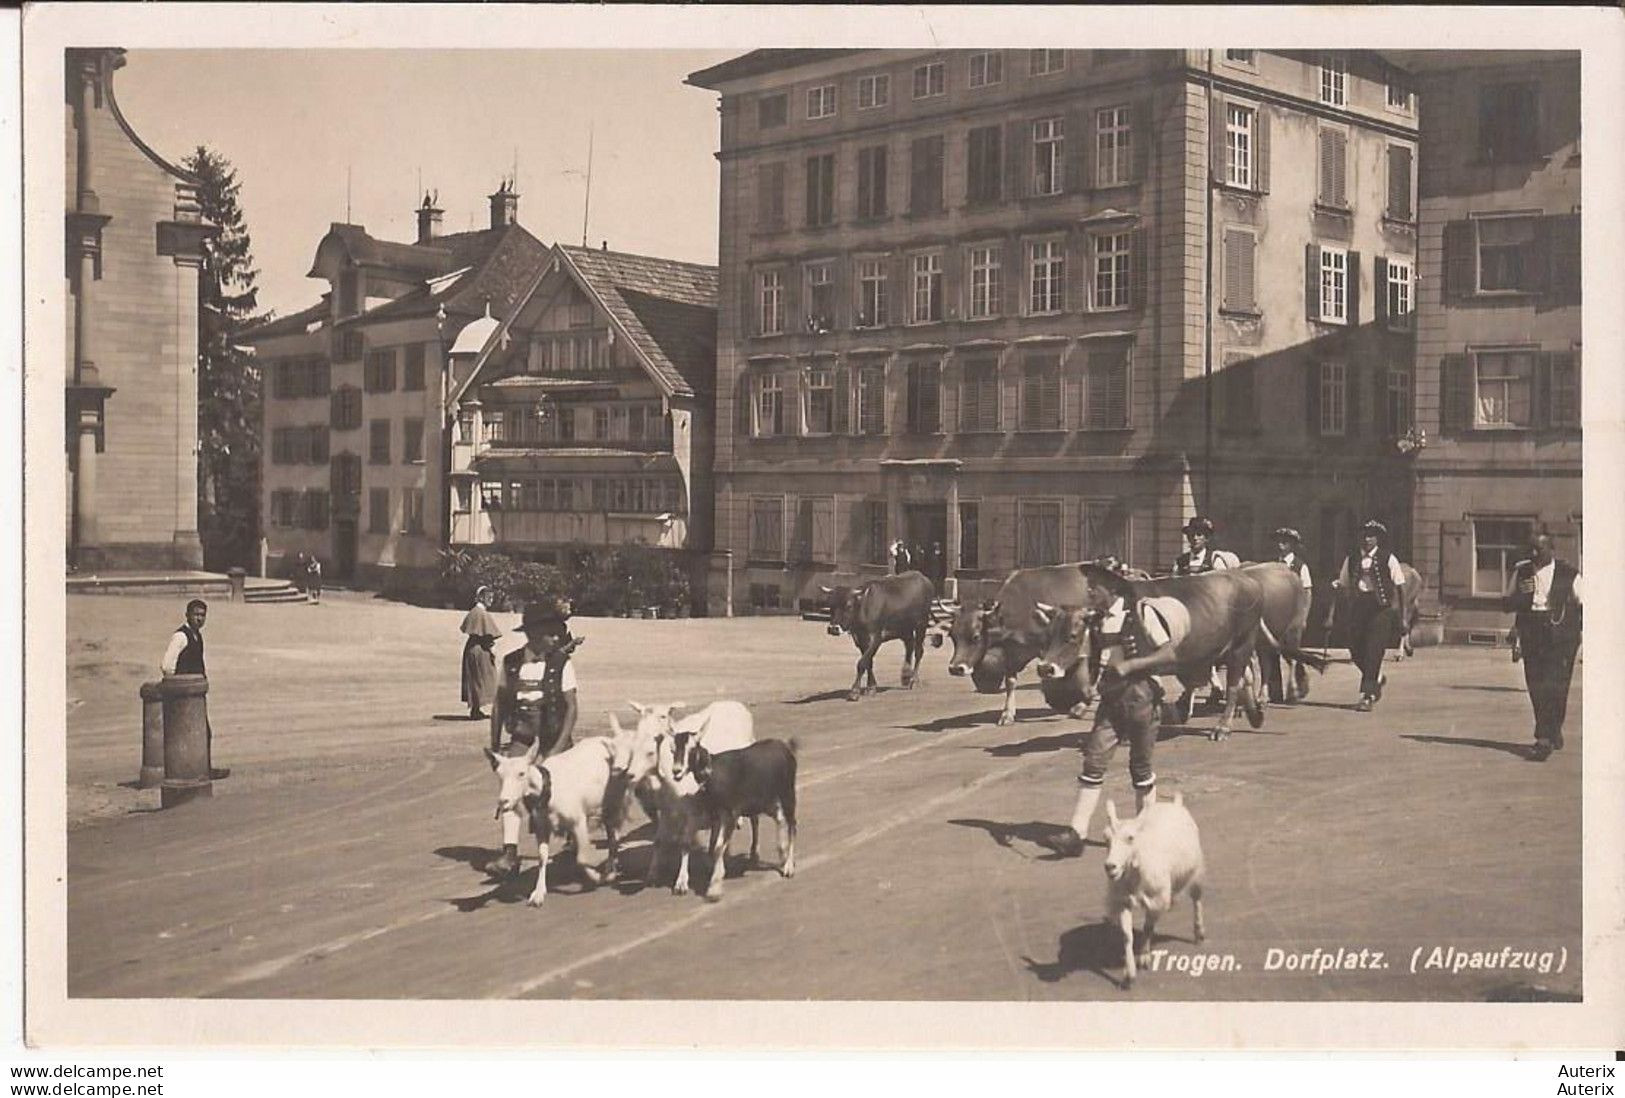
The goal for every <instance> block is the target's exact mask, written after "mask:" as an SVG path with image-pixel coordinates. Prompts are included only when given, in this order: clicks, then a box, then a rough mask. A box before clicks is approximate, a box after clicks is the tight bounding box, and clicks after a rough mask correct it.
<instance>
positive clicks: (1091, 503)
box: [1078, 499, 1132, 561]
mask: <svg viewBox="0 0 1625 1098" xmlns="http://www.w3.org/2000/svg"><path fill="white" fill-rule="evenodd" d="M1131 541H1132V539H1131V537H1130V530H1129V516H1128V514H1127V513H1125V512H1124V510H1123V508H1122V506H1121V505H1120V504H1119V503H1118V502H1117V501H1116V500H1110V499H1086V500H1082V501H1081V506H1080V508H1079V529H1078V555H1079V556H1080V557H1082V558H1083V559H1085V560H1092V559H1095V558H1098V557H1116V558H1117V559H1118V560H1123V561H1126V560H1128V559H1129V545H1130V543H1131Z"/></svg>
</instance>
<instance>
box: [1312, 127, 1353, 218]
mask: <svg viewBox="0 0 1625 1098" xmlns="http://www.w3.org/2000/svg"><path fill="white" fill-rule="evenodd" d="M1316 201H1318V202H1319V203H1320V204H1321V205H1322V206H1331V207H1333V208H1335V209H1339V210H1344V209H1347V208H1348V134H1347V133H1345V132H1344V131H1342V130H1336V129H1331V128H1325V129H1322V130H1321V131H1320V188H1319V190H1318V192H1317V195H1316Z"/></svg>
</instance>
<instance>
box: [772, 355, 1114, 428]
mask: <svg viewBox="0 0 1625 1098" xmlns="http://www.w3.org/2000/svg"><path fill="white" fill-rule="evenodd" d="M1062 357H1063V356H1062V353H1061V351H1060V350H1034V351H1025V352H1022V353H1021V354H1020V355H1019V356H1011V358H1010V361H1009V365H1008V366H1007V367H1002V368H1001V365H1000V361H999V357H998V356H997V355H981V354H968V355H965V356H964V357H963V359H962V360H961V362H960V364H959V366H958V368H957V370H955V371H954V372H953V373H952V374H951V375H949V377H948V378H947V379H945V376H944V374H945V371H944V367H943V364H942V360H941V359H938V358H924V359H915V360H913V361H909V362H906V363H904V364H902V366H901V367H900V373H901V377H900V378H899V381H900V386H899V392H898V394H897V403H896V405H895V406H894V407H893V408H892V410H891V414H890V417H888V411H887V406H886V405H887V399H886V397H887V394H886V390H887V378H886V366H885V365H884V364H881V363H875V364H873V365H864V364H861V363H860V364H858V365H850V366H848V365H837V364H835V363H833V362H827V363H826V362H825V361H823V360H813V361H812V362H811V363H810V364H808V365H804V366H802V367H801V368H798V369H783V370H756V371H752V372H751V374H750V381H749V392H750V402H749V405H748V406H746V407H744V408H743V409H742V412H743V413H745V414H747V415H748V423H746V422H744V421H743V419H742V422H741V428H742V429H746V430H748V433H749V434H750V435H751V437H753V438H773V437H780V436H794V435H848V434H850V435H884V434H888V433H890V432H891V430H892V429H893V428H892V425H893V424H896V425H897V426H900V428H901V430H902V432H903V433H906V434H942V433H944V432H945V431H957V432H960V433H972V432H1000V431H1004V430H1007V429H1010V428H1009V426H1008V425H1009V424H1010V422H1011V419H1013V420H1014V423H1013V426H1014V429H1015V430H1018V431H1061V430H1069V429H1072V428H1073V427H1077V428H1080V429H1083V430H1122V429H1124V428H1127V427H1128V426H1129V418H1128V414H1129V385H1130V355H1129V348H1128V346H1127V345H1126V344H1123V343H1112V344H1108V345H1106V346H1103V347H1100V348H1098V349H1094V350H1090V351H1088V352H1086V353H1079V354H1078V355H1076V356H1075V357H1074V359H1073V363H1074V365H1073V367H1072V368H1071V369H1069V370H1063V367H1062ZM1007 380H1008V382H1009V383H1010V386H1011V390H1012V393H1013V395H1014V399H1015V408H1014V410H1013V413H1012V415H1011V416H1010V417H1007V416H1006V414H1005V402H1006V393H1005V390H1006V383H1007ZM947 387H952V388H954V390H955V391H956V392H957V395H958V412H957V416H956V417H955V419H954V423H953V425H952V426H949V425H947V424H945V423H944V419H945V417H944V415H943V410H944V409H943V390H944V389H945V388H947ZM1069 387H1070V388H1072V389H1074V391H1076V392H1077V393H1078V394H1079V403H1080V404H1081V412H1080V415H1079V418H1078V420H1077V422H1076V423H1070V422H1068V417H1067V415H1066V411H1065V397H1064V394H1065V391H1066V389H1067V388H1069Z"/></svg>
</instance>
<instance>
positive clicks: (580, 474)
mask: <svg viewBox="0 0 1625 1098" xmlns="http://www.w3.org/2000/svg"><path fill="white" fill-rule="evenodd" d="M716 299H717V277H716V268H715V267H705V266H699V265H696V264H691V263H679V262H676V261H673V260H667V259H656V258H653V257H650V256H640V255H628V254H626V253H623V252H612V251H608V250H607V249H597V250H594V249H591V248H576V247H568V246H564V245H559V246H556V247H555V248H554V249H553V254H552V258H551V260H550V261H549V262H548V263H547V264H546V265H545V268H544V271H543V274H542V277H540V278H539V279H537V281H536V283H535V285H534V286H533V287H532V288H531V290H530V292H529V293H527V294H526V295H525V297H524V298H523V299H522V300H521V301H520V303H519V306H518V307H517V308H516V309H515V310H514V311H513V313H512V316H511V317H510V319H509V321H508V322H507V323H505V324H502V325H500V326H497V330H496V331H494V332H493V333H492V334H491V335H490V336H489V337H488V338H487V340H486V342H485V346H484V347H483V348H482V349H481V350H480V353H479V354H478V355H477V357H476V359H475V361H474V363H473V367H472V370H471V372H468V373H466V374H460V375H459V380H458V384H457V388H456V390H455V391H454V392H453V393H452V401H453V402H454V403H455V404H456V427H455V436H454V441H453V446H452V465H451V468H452V480H453V482H454V484H455V485H456V489H455V490H456V499H457V503H456V505H455V514H454V517H453V524H452V530H451V541H452V542H453V543H454V544H456V545H460V546H489V545H495V546H501V547H502V548H504V549H505V550H507V551H509V552H514V553H520V554H523V555H525V556H527V557H531V558H534V559H540V560H548V561H553V560H556V559H557V556H558V554H559V552H560V551H561V550H563V549H565V548H569V547H581V546H610V545H637V544H641V545H649V546H654V547H658V548H664V549H673V550H696V551H699V553H701V554H703V551H704V550H706V549H708V548H709V547H710V539H711V500H712V486H711V454H712V447H713V445H714V437H713V436H714V430H713V426H712V410H711V409H712V402H713V393H712V383H713V377H714V372H715V369H716V324H717V313H716ZM694 555H695V554H691V556H694ZM695 564H696V568H695V574H696V575H703V574H704V570H703V568H701V567H699V565H700V564H703V561H702V560H696V561H695Z"/></svg>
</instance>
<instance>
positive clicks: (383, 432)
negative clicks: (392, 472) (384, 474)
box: [367, 419, 390, 465]
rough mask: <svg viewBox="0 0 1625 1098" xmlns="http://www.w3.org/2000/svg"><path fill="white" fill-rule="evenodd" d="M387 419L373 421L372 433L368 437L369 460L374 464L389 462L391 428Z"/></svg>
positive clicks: (386, 463)
mask: <svg viewBox="0 0 1625 1098" xmlns="http://www.w3.org/2000/svg"><path fill="white" fill-rule="evenodd" d="M389 427H390V424H389V420H387V419H375V420H373V421H372V427H371V434H370V436H369V438H368V446H367V460H368V461H369V462H371V463H372V464H373V465H388V464H389V435H390V430H389Z"/></svg>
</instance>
